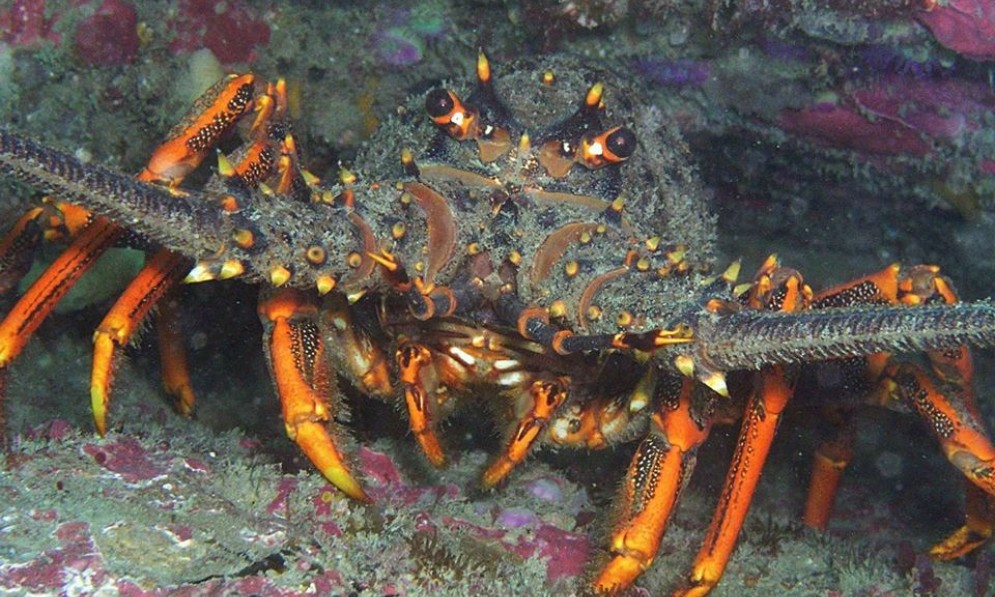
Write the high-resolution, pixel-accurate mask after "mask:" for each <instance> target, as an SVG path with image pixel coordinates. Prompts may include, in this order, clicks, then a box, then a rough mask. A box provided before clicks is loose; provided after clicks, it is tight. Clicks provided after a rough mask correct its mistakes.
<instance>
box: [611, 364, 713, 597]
mask: <svg viewBox="0 0 995 597" xmlns="http://www.w3.org/2000/svg"><path fill="white" fill-rule="evenodd" d="M672 381H674V382H675V383H670V382H672ZM661 383H662V384H663V385H662V386H661V389H662V390H664V391H667V392H670V393H671V394H672V395H671V394H668V395H665V396H664V397H663V401H662V402H663V403H662V404H661V406H660V408H659V409H658V410H657V411H656V412H655V413H654V414H653V416H652V418H651V421H652V423H651V431H650V434H649V435H648V436H647V437H646V438H645V439H644V440H643V441H642V443H641V444H640V445H639V448H638V449H637V450H636V453H635V455H634V456H633V458H632V464H630V465H629V470H628V472H627V473H626V477H625V481H624V482H623V485H622V487H623V489H622V491H623V494H622V497H621V499H622V509H621V512H620V514H619V520H618V523H616V525H615V530H614V531H613V532H612V538H611V553H612V559H611V560H610V561H609V562H608V563H607V564H606V565H605V566H604V567H603V568H602V569H601V570H600V572H598V574H597V576H596V577H595V579H594V581H593V582H592V587H593V588H594V590H595V591H597V592H600V593H614V592H616V591H619V590H622V589H624V588H626V587H628V586H630V585H631V584H632V583H633V582H634V581H635V579H636V578H637V577H638V576H639V575H640V574H642V573H643V571H645V570H646V569H647V568H649V567H650V565H652V564H653V560H654V558H656V553H657V551H658V550H659V549H660V540H661V539H662V537H663V533H664V531H666V529H667V524H668V523H669V522H670V518H671V516H672V515H673V513H674V508H675V506H676V504H677V502H678V500H679V499H680V495H681V492H682V491H683V490H684V487H685V486H686V485H687V482H688V479H690V478H691V473H692V472H693V471H694V465H695V455H696V454H697V451H698V446H700V445H701V444H702V443H703V442H704V441H705V439H707V438H708V432H709V430H710V426H711V423H710V421H709V420H708V418H707V417H701V416H700V415H699V414H698V413H697V412H696V411H697V409H696V408H695V407H694V406H693V405H692V404H693V402H694V401H693V399H692V394H693V387H694V382H693V381H690V380H687V379H682V380H672V379H667V380H663V381H662V382H661ZM706 410H707V409H706Z"/></svg>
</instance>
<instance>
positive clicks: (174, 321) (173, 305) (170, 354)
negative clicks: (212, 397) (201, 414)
mask: <svg viewBox="0 0 995 597" xmlns="http://www.w3.org/2000/svg"><path fill="white" fill-rule="evenodd" d="M179 308H180V299H179V296H178V295H177V293H175V292H171V293H168V294H167V296H166V298H165V299H160V300H159V311H158V313H156V316H155V330H156V337H157V338H158V339H159V361H160V367H162V385H163V387H164V388H165V389H166V393H167V394H169V395H170V396H172V397H173V400H174V406H175V408H176V411H177V412H179V413H180V414H181V415H184V416H188V417H189V416H190V415H192V414H193V408H194V403H195V401H196V398H195V396H194V393H193V387H192V386H191V385H190V372H189V369H188V367H187V351H186V349H185V348H184V346H183V335H182V334H181V333H180V312H179Z"/></svg>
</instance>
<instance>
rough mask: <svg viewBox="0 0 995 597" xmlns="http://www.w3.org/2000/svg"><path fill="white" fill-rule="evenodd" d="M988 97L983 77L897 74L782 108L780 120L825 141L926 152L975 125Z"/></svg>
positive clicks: (877, 150)
mask: <svg viewBox="0 0 995 597" xmlns="http://www.w3.org/2000/svg"><path fill="white" fill-rule="evenodd" d="M986 98H987V96H986V89H985V87H984V86H983V85H981V84H980V83H972V82H967V81H960V80H953V79H949V80H943V79H933V80H922V79H918V78H915V77H900V76H893V77H886V78H884V79H882V80H881V81H878V82H877V83H876V84H874V85H869V86H867V87H864V88H860V89H855V90H852V91H850V92H849V93H848V94H847V95H846V96H844V97H842V98H841V99H840V100H839V101H837V102H835V103H828V102H826V103H820V104H815V105H813V106H809V107H806V108H803V109H801V110H783V111H782V112H781V114H780V116H779V118H778V125H779V126H780V127H781V128H783V129H785V130H787V131H789V132H791V133H794V134H798V135H802V136H804V137H808V138H810V139H812V140H813V141H815V142H817V143H819V144H822V145H825V146H827V147H832V148H836V149H847V150H854V151H858V152H862V153H870V154H878V155H909V156H916V157H922V156H925V155H928V154H930V153H932V151H933V148H934V143H956V142H957V141H959V140H960V139H961V138H962V136H963V135H964V134H965V133H967V132H969V131H972V130H976V129H977V128H978V126H980V123H981V119H982V117H983V115H984V114H985V113H987V112H988V111H990V107H988V100H987V99H986Z"/></svg>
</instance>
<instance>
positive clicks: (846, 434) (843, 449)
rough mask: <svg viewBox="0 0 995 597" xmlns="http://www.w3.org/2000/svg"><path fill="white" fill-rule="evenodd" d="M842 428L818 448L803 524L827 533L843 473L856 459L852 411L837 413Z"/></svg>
mask: <svg viewBox="0 0 995 597" xmlns="http://www.w3.org/2000/svg"><path fill="white" fill-rule="evenodd" d="M836 416H838V417H839V425H838V426H837V428H836V430H835V431H836V434H835V436H834V437H833V438H831V439H829V440H827V441H824V442H822V444H820V445H819V447H818V448H816V451H815V456H814V457H813V459H812V461H813V464H812V476H811V477H810V478H809V484H808V497H807V498H806V500H805V513H804V515H803V516H802V520H803V521H804V522H805V524H806V525H807V526H809V527H811V528H813V529H816V530H818V531H825V530H826V526H827V525H828V524H829V516H830V514H831V513H832V509H833V502H835V501H836V491H837V489H838V487H839V482H840V478H841V477H842V476H843V471H844V470H845V469H846V466H847V465H848V464H849V463H850V460H851V459H852V458H853V444H854V441H855V439H856V438H855V435H854V431H855V430H854V426H853V413H852V412H851V411H849V410H847V411H845V412H839V413H836Z"/></svg>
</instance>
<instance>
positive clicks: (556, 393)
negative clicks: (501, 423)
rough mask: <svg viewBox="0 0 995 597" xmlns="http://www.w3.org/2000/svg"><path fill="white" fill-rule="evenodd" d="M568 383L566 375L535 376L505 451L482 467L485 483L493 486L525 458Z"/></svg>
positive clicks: (559, 402)
mask: <svg viewBox="0 0 995 597" xmlns="http://www.w3.org/2000/svg"><path fill="white" fill-rule="evenodd" d="M569 384H570V380H569V379H567V378H565V377H564V378H559V379H553V380H544V379H538V380H535V381H533V382H532V383H531V384H529V387H528V389H527V390H526V391H525V392H523V393H522V396H521V401H522V403H523V404H524V405H525V407H524V410H525V411H526V412H525V413H524V414H522V415H520V416H519V417H518V424H517V425H515V428H514V430H513V432H512V434H511V436H510V437H509V438H508V442H507V445H506V446H505V449H504V451H503V452H502V453H501V454H500V455H499V456H498V457H497V458H496V459H495V460H494V462H493V463H491V465H490V466H489V467H487V470H486V471H484V475H483V477H482V480H481V482H482V484H483V486H484V487H487V488H490V487H494V486H495V485H497V484H498V483H500V482H501V481H502V480H503V479H504V478H505V477H507V476H508V473H510V472H511V470H512V469H513V468H515V467H516V466H518V464H519V463H520V462H521V461H523V460H525V457H526V456H527V455H528V453H529V449H530V448H531V447H532V444H533V443H535V440H536V439H537V438H538V437H539V436H540V435H541V434H542V432H543V430H544V429H545V428H546V424H547V423H548V422H549V418H550V417H551V416H552V415H553V412H554V411H555V410H556V409H557V408H559V406H560V405H561V404H563V401H564V400H565V399H566V397H567V387H568V386H569Z"/></svg>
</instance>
